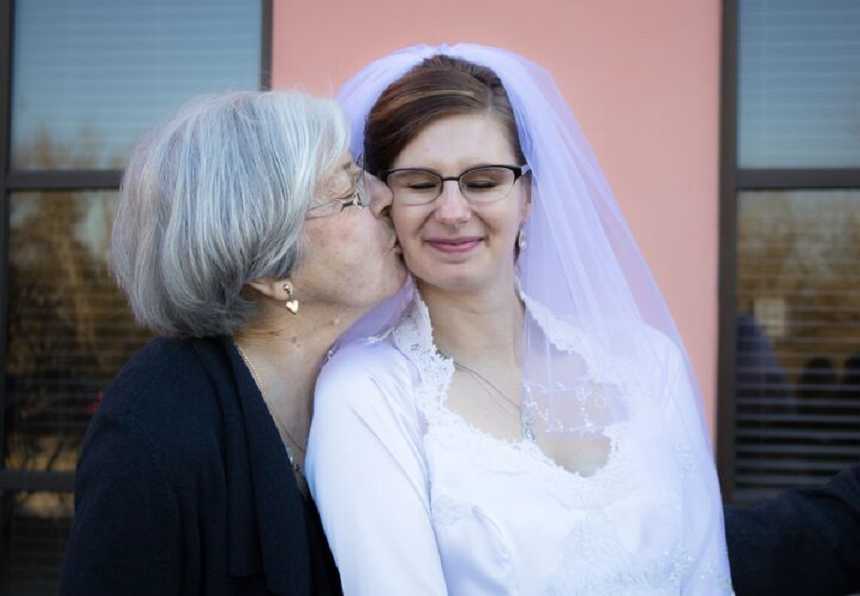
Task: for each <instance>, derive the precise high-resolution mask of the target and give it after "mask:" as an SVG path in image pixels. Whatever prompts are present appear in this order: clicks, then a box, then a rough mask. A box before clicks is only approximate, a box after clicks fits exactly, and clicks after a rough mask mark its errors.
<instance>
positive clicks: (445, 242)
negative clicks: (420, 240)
mask: <svg viewBox="0 0 860 596" xmlns="http://www.w3.org/2000/svg"><path fill="white" fill-rule="evenodd" d="M425 242H426V243H427V244H429V245H430V246H432V247H433V248H435V249H436V250H439V251H442V252H447V253H464V252H469V251H470V250H472V249H473V248H475V247H476V246H478V244H480V243H481V238H478V237H470V238H450V239H449V238H431V239H428V240H426V241H425Z"/></svg>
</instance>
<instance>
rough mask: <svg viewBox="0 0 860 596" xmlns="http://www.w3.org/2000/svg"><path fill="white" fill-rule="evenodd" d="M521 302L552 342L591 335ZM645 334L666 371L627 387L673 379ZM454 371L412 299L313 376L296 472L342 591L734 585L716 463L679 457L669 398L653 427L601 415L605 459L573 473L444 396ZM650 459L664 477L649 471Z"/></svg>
mask: <svg viewBox="0 0 860 596" xmlns="http://www.w3.org/2000/svg"><path fill="white" fill-rule="evenodd" d="M416 296H417V294H416ZM527 312H528V313H529V314H530V316H532V317H533V318H534V319H535V320H536V321H537V322H538V323H539V324H540V325H541V326H542V328H543V331H544V332H545V333H546V334H547V335H548V336H549V337H550V339H551V340H552V341H553V343H554V344H555V345H556V346H557V347H559V349H566V350H582V351H588V350H589V346H588V339H587V336H585V335H583V334H581V333H578V332H577V330H576V329H574V328H573V327H571V326H569V325H563V324H561V323H558V322H557V321H554V320H553V319H552V317H551V315H549V313H548V312H547V311H546V310H545V309H543V308H542V307H541V306H540V305H538V304H533V303H530V302H528V301H527ZM640 335H641V334H640ZM651 339H652V340H653V341H654V342H657V343H658V344H659V346H660V350H662V354H663V368H664V370H662V371H659V373H660V374H650V375H648V377H647V378H644V379H643V378H638V379H636V380H634V382H633V383H632V385H630V386H635V387H637V389H638V390H642V391H663V392H665V391H669V392H672V391H681V390H684V388H682V387H679V384H681V383H687V381H686V376H685V374H683V371H682V370H680V368H681V367H682V359H681V357H680V355H679V354H678V353H677V350H676V348H674V346H673V344H671V343H670V342H669V341H668V340H666V339H664V338H663V336H661V335H660V334H658V333H657V332H656V331H655V332H654V333H653V335H652V336H651ZM653 347H654V346H653V345H652V346H650V348H651V349H652V350H653ZM636 356H637V348H636V346H631V348H630V351H629V353H628V354H626V355H622V356H619V357H618V358H620V360H619V359H616V361H615V362H610V361H609V360H605V361H603V362H602V364H604V365H605V369H606V370H607V371H608V373H607V374H616V375H621V376H623V375H624V374H629V373H628V372H627V371H631V370H641V369H642V367H641V366H640V367H636V366H626V363H625V362H624V358H631V359H634V358H636ZM594 357H598V356H594ZM453 370H454V369H453V366H452V363H451V361H450V360H448V359H446V358H444V357H442V356H440V355H439V354H438V353H437V351H436V349H435V347H434V344H433V338H432V327H431V324H430V319H429V314H428V311H427V307H426V305H425V304H424V303H423V302H421V300H420V298H416V299H415V300H414V301H413V303H412V305H411V306H410V308H409V310H408V311H407V313H406V315H405V316H404V318H403V319H402V320H401V322H400V323H399V324H398V325H397V327H396V328H395V329H394V330H393V331H392V332H391V333H390V334H388V335H387V336H385V337H383V338H375V339H373V340H368V341H366V342H362V343H357V344H352V345H350V346H347V347H346V348H343V349H341V350H340V351H339V352H337V353H336V354H335V355H334V357H333V358H332V359H331V360H330V361H329V362H328V363H327V364H326V366H325V367H324V369H323V371H322V373H321V375H320V378H319V380H318V384H317V390H316V402H315V411H314V418H313V425H312V429H311V435H310V440H309V446H308V452H307V459H306V473H307V479H308V484H309V486H310V490H311V492H312V494H313V497H314V499H315V500H316V503H317V505H318V507H319V511H320V514H321V516H322V520H323V525H324V527H325V531H326V534H327V536H328V540H329V544H330V546H331V548H332V551H333V553H334V557H335V560H336V562H337V565H338V568H339V570H340V574H341V580H342V582H343V588H344V592H345V594H346V596H354V595H372V596H381V595H389V594H391V595H404V596H421V595H444V594H450V595H452V596H472V595H476V596H477V595H514V594H519V595H531V594H535V595H537V594H547V595H549V594H557V595H575V594H583V595H586V594H587V595H589V596H601V595H607V596H608V595H612V596H622V595H630V596H633V595H637V596H639V595H642V596H644V595H657V594H661V595H663V594H731V593H732V589H731V582H730V578H729V576H728V564H727V557H726V552H725V537H724V533H723V527H722V515H721V512H714V511H712V510H710V509H712V508H711V507H710V506H709V503H711V502H713V499H711V498H710V496H709V495H708V494H707V493H708V489H707V488H706V486H708V483H707V482H705V481H704V480H703V477H706V476H707V475H708V474H713V470H700V469H697V466H696V465H695V464H694V463H692V462H695V461H697V459H696V458H695V457H691V456H690V454H691V452H692V450H696V449H702V445H705V444H706V443H705V441H704V440H703V441H701V443H697V444H689V443H690V441H688V440H686V439H684V436H686V435H684V434H683V433H680V432H678V433H675V432H673V423H674V425H676V426H677V425H678V422H677V420H676V419H675V415H674V413H673V411H672V407H671V406H670V407H667V408H666V411H663V412H656V413H654V412H652V413H647V415H649V416H651V417H652V418H653V424H654V426H655V427H656V428H655V429H654V432H653V434H650V435H649V436H639V435H641V433H638V434H637V433H633V432H631V430H630V428H628V425H627V424H626V423H625V422H623V421H620V422H618V423H616V424H613V425H610V426H608V427H606V428H605V429H604V434H605V435H606V436H608V437H609V438H610V439H611V440H612V448H611V451H610V455H609V459H608V460H607V462H606V463H605V464H604V465H603V467H601V468H600V469H599V470H598V471H597V472H596V473H594V474H593V475H590V476H587V477H583V476H580V475H578V474H575V473H571V472H569V471H568V470H566V469H565V468H563V467H561V466H559V465H557V464H556V463H554V462H553V461H552V460H551V459H549V458H548V457H546V456H545V455H544V454H543V453H542V452H541V450H540V449H539V448H537V447H536V446H535V444H533V443H531V442H529V441H521V442H514V443H512V442H506V441H503V440H500V439H497V438H495V437H493V436H490V435H488V434H486V433H484V432H482V431H480V430H478V429H476V428H475V427H473V426H471V425H470V424H469V423H468V422H466V420H464V419H463V418H462V417H460V416H459V415H457V414H456V413H454V412H453V411H451V410H449V409H448V408H447V407H446V404H445V402H446V390H447V387H448V384H449V382H450V380H451V377H452V375H453ZM648 383H650V384H651V386H648ZM667 403H670V404H671V403H673V400H671V399H669V400H668V401H667ZM631 415H633V413H631ZM661 422H662V424H661ZM658 461H659V462H661V465H662V466H664V468H663V469H665V466H666V465H668V466H670V468H671V469H672V470H673V472H672V474H673V476H674V482H670V483H663V482H660V483H657V482H655V481H654V480H653V479H652V478H651V477H650V476H649V468H650V467H652V465H653V464H652V462H658ZM667 462H668V463H667Z"/></svg>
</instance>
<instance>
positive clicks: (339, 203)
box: [305, 170, 369, 219]
mask: <svg viewBox="0 0 860 596" xmlns="http://www.w3.org/2000/svg"><path fill="white" fill-rule="evenodd" d="M366 188H367V185H366V183H365V179H364V170H360V173H359V174H358V175H357V176H356V180H355V186H353V188H352V190H351V191H350V193H349V194H348V195H346V196H343V197H338V198H336V199H331V200H330V201H325V202H322V203H316V204H315V205H311V206H310V207H308V211H307V214H306V215H305V219H316V218H319V217H328V216H330V215H337V214H338V213H340V212H341V211H343V210H344V209H346V208H347V207H358V208H364V207H367V206H368V205H369V202H368V200H367V191H366Z"/></svg>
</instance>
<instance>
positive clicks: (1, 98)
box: [0, 0, 274, 492]
mask: <svg viewBox="0 0 860 596" xmlns="http://www.w3.org/2000/svg"><path fill="white" fill-rule="evenodd" d="M260 2H261V4H262V18H261V32H260V33H261V34H260V43H261V52H260V89H270V88H271V75H272V72H271V71H272V28H273V26H274V23H273V20H272V12H273V0H260ZM14 23H15V0H0V367H2V370H0V375H2V377H0V448H2V446H3V445H5V436H4V429H5V417H6V397H7V396H6V349H7V346H8V337H7V332H8V322H9V318H8V317H9V311H8V305H9V296H8V287H9V286H8V279H9V277H8V276H9V256H10V255H9V214H10V200H9V199H10V195H11V193H12V192H16V191H33V190H40V191H41V190H46V191H50V190H67V191H75V190H78V191H80V190H118V189H119V185H120V180H121V178H122V170H108V169H105V170H12V169H11V168H10V163H11V162H10V154H11V151H10V149H11V127H12V85H13V84H14V81H13V80H12V74H13V73H12V66H13V60H14V55H13V53H14V34H15V32H14V30H13V29H14ZM2 455H3V457H0V491H12V492H17V491H25V492H27V491H42V490H49V491H57V492H72V491H73V490H74V481H75V479H74V473H73V472H47V471H37V470H32V471H31V470H9V469H6V467H5V454H2Z"/></svg>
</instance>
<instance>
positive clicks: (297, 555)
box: [60, 338, 340, 596]
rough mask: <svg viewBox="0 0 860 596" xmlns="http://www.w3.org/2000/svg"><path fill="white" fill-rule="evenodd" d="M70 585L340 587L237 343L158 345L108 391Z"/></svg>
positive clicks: (229, 592) (69, 563)
mask: <svg viewBox="0 0 860 596" xmlns="http://www.w3.org/2000/svg"><path fill="white" fill-rule="evenodd" d="M60 593H61V594H62V595H64V596H73V595H74V596H78V595H80V596H108V595H110V596H118V595H120V594H122V595H123V596H135V595H138V594H139V595H141V596H142V595H144V594H146V595H147V596H151V595H156V594H157V595H158V596H169V595H180V594H181V595H198V594H199V595H202V594H206V595H212V596H216V595H217V596H233V595H239V594H241V595H257V594H260V595H262V594H283V595H286V594H289V595H291V596H292V595H297V596H305V595H310V594H314V595H317V594H340V580H339V578H338V575H337V569H336V567H335V565H334V561H333V560H332V557H331V553H330V552H329V549H328V545H327V543H326V540H325V537H324V535H323V533H322V528H321V524H320V521H319V516H318V514H317V512H316V508H315V507H314V505H313V503H312V502H311V501H310V500H309V499H305V498H303V496H302V494H301V492H300V491H299V490H298V488H297V485H296V481H295V478H294V476H293V473H292V470H291V468H290V462H289V459H288V458H287V455H286V451H285V449H284V446H283V444H282V442H281V439H280V437H279V435H278V431H277V429H276V428H275V425H274V422H273V420H272V418H271V416H270V415H269V412H268V409H267V408H266V406H265V404H264V402H263V400H262V396H261V395H260V392H259V390H258V389H257V386H256V384H255V383H254V381H253V379H252V378H251V375H250V373H249V372H248V369H247V368H246V367H245V365H244V363H243V361H242V359H241V357H240V355H239V354H238V352H237V351H236V348H235V346H234V345H233V343H232V341H231V340H230V339H229V338H213V339H195V340H175V339H164V338H160V339H156V340H153V341H152V342H150V343H149V344H148V345H147V346H146V347H145V348H144V349H143V350H141V351H140V352H139V353H137V354H136V355H135V356H134V357H133V358H132V359H131V360H130V361H129V362H128V364H126V366H125V367H124V368H123V370H122V371H121V372H120V373H119V375H118V376H117V378H116V379H115V380H114V381H113V383H112V384H111V385H110V387H109V388H108V390H107V391H106V393H105V396H104V400H103V402H102V404H101V406H100V407H99V410H98V412H97V413H96V414H95V416H94V417H93V419H92V421H91V423H90V427H89V429H88V431H87V435H86V437H85V439H84V444H83V448H82V452H81V459H80V462H79V464H78V471H77V477H76V482H75V520H74V526H73V528H72V531H71V535H70V537H69V541H68V544H67V547H66V558H65V561H64V564H63V570H62V577H61V588H60Z"/></svg>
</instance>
